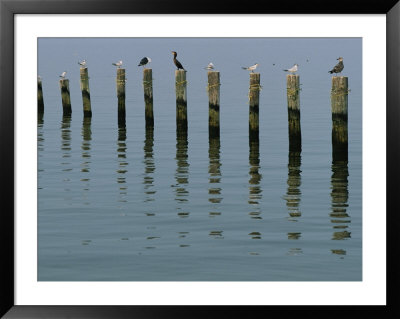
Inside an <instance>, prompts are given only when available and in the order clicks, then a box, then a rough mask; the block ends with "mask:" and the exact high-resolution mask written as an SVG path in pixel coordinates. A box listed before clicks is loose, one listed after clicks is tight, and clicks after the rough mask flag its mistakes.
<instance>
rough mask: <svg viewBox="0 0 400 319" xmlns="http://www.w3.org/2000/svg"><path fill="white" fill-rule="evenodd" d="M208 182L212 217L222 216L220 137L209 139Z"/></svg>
mask: <svg viewBox="0 0 400 319" xmlns="http://www.w3.org/2000/svg"><path fill="white" fill-rule="evenodd" d="M208 145H209V147H208V158H209V165H208V174H209V178H208V182H209V184H210V187H209V189H208V194H209V199H208V201H209V202H210V203H212V204H213V206H212V210H211V211H210V213H209V215H210V217H213V216H218V215H221V211H220V210H219V205H218V204H219V203H221V201H222V197H221V187H219V183H220V182H221V162H220V148H221V143H220V139H219V136H216V137H212V136H210V137H209V141H208Z"/></svg>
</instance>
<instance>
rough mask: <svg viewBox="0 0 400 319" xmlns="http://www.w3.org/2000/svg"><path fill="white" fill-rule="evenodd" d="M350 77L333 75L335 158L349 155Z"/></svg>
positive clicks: (341, 158) (332, 98) (332, 104)
mask: <svg viewBox="0 0 400 319" xmlns="http://www.w3.org/2000/svg"><path fill="white" fill-rule="evenodd" d="M348 92H349V89H348V78H347V77H345V76H333V77H332V91H331V110H332V152H333V158H334V160H347V157H348V125H347V120H348Z"/></svg>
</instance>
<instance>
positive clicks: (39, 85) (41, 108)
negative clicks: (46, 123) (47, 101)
mask: <svg viewBox="0 0 400 319" xmlns="http://www.w3.org/2000/svg"><path fill="white" fill-rule="evenodd" d="M37 90H38V91H37V99H38V113H39V114H43V113H44V102H43V89H42V79H41V78H40V77H38V82H37Z"/></svg>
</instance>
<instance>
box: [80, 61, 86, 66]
mask: <svg viewBox="0 0 400 319" xmlns="http://www.w3.org/2000/svg"><path fill="white" fill-rule="evenodd" d="M78 64H79V65H81V66H86V60H83V61H78Z"/></svg>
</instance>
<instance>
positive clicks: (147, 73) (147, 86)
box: [143, 69, 154, 127]
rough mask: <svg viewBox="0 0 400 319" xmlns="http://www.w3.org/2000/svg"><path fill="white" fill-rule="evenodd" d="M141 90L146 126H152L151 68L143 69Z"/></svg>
mask: <svg viewBox="0 0 400 319" xmlns="http://www.w3.org/2000/svg"><path fill="white" fill-rule="evenodd" d="M143 90H144V104H145V109H144V113H145V119H146V127H148V126H154V114H153V71H152V69H143Z"/></svg>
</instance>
